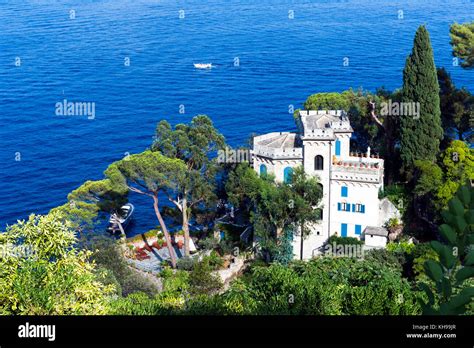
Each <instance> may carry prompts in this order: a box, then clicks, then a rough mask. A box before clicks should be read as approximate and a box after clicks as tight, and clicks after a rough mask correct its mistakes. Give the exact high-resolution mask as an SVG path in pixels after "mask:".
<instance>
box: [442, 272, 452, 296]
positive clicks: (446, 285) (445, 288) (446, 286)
mask: <svg viewBox="0 0 474 348" xmlns="http://www.w3.org/2000/svg"><path fill="white" fill-rule="evenodd" d="M441 291H442V293H443V295H444V297H445V298H449V297H450V296H451V292H452V288H451V283H450V282H449V280H448V279H447V278H445V277H443V278H441Z"/></svg>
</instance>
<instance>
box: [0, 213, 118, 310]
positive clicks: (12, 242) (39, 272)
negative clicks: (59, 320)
mask: <svg viewBox="0 0 474 348" xmlns="http://www.w3.org/2000/svg"><path fill="white" fill-rule="evenodd" d="M76 242H77V239H76V237H75V232H74V229H73V226H72V225H71V224H70V223H68V222H67V221H66V222H65V219H64V216H62V215H61V214H60V213H59V212H51V213H50V214H48V215H45V216H39V215H31V216H30V217H29V218H28V220H27V221H21V222H19V223H17V224H15V225H12V226H9V227H8V228H7V231H6V232H4V233H0V248H1V249H2V250H3V251H7V252H6V253H3V254H2V257H0V289H2V290H1V291H0V313H1V314H20V315H76V314H105V313H107V310H108V307H107V303H108V301H109V296H110V295H112V294H113V293H114V291H115V289H114V287H113V286H110V285H109V286H106V285H104V284H103V280H104V277H103V275H101V274H99V273H98V272H97V269H96V266H95V264H94V263H93V262H90V261H89V258H90V255H91V253H90V252H89V251H84V250H77V249H76V248H75V244H76Z"/></svg>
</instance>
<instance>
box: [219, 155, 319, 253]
mask: <svg viewBox="0 0 474 348" xmlns="http://www.w3.org/2000/svg"><path fill="white" fill-rule="evenodd" d="M226 190H227V193H228V196H229V200H230V202H231V203H232V204H234V205H235V206H238V207H241V208H242V209H248V211H249V213H250V216H251V222H252V224H253V228H254V233H255V235H256V236H257V237H258V238H259V242H260V245H261V246H262V248H263V249H264V250H266V251H269V252H270V253H271V254H273V256H275V254H280V251H281V250H278V249H279V247H280V246H281V247H283V248H286V249H287V244H285V241H286V238H288V235H287V236H283V232H284V231H285V230H287V229H291V230H292V231H295V229H296V228H297V227H298V226H299V227H300V229H301V228H302V233H303V237H304V236H306V235H307V234H308V233H309V228H308V225H309V224H311V223H314V222H316V221H318V220H319V219H320V214H319V211H318V210H317V209H314V208H313V207H315V206H317V205H318V204H319V202H320V200H321V197H322V190H321V186H320V185H319V183H318V181H317V179H316V178H315V177H309V176H307V175H306V174H305V173H304V170H303V168H302V167H298V168H295V169H294V172H293V175H292V181H291V183H276V182H274V181H273V177H272V176H270V175H268V176H265V177H259V176H258V174H257V173H256V172H255V171H254V170H253V169H252V168H250V167H249V166H248V165H247V164H241V165H239V166H237V168H236V169H235V171H233V172H231V173H230V174H229V178H228V181H227V183H226ZM300 233H301V232H300Z"/></svg>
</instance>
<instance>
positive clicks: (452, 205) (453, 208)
mask: <svg viewBox="0 0 474 348" xmlns="http://www.w3.org/2000/svg"><path fill="white" fill-rule="evenodd" d="M448 206H449V211H450V212H451V213H452V214H454V215H457V216H463V215H464V206H463V204H462V202H461V201H460V200H459V198H457V197H453V198H452V199H451V200H450V201H449V203H448Z"/></svg>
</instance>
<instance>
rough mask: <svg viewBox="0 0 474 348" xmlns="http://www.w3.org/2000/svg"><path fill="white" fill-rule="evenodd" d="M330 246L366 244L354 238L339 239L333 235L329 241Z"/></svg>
mask: <svg viewBox="0 0 474 348" xmlns="http://www.w3.org/2000/svg"><path fill="white" fill-rule="evenodd" d="M328 244H336V245H363V244H364V243H363V242H362V241H361V240H359V239H358V238H354V237H339V236H336V235H332V236H331V237H329V239H328Z"/></svg>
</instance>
